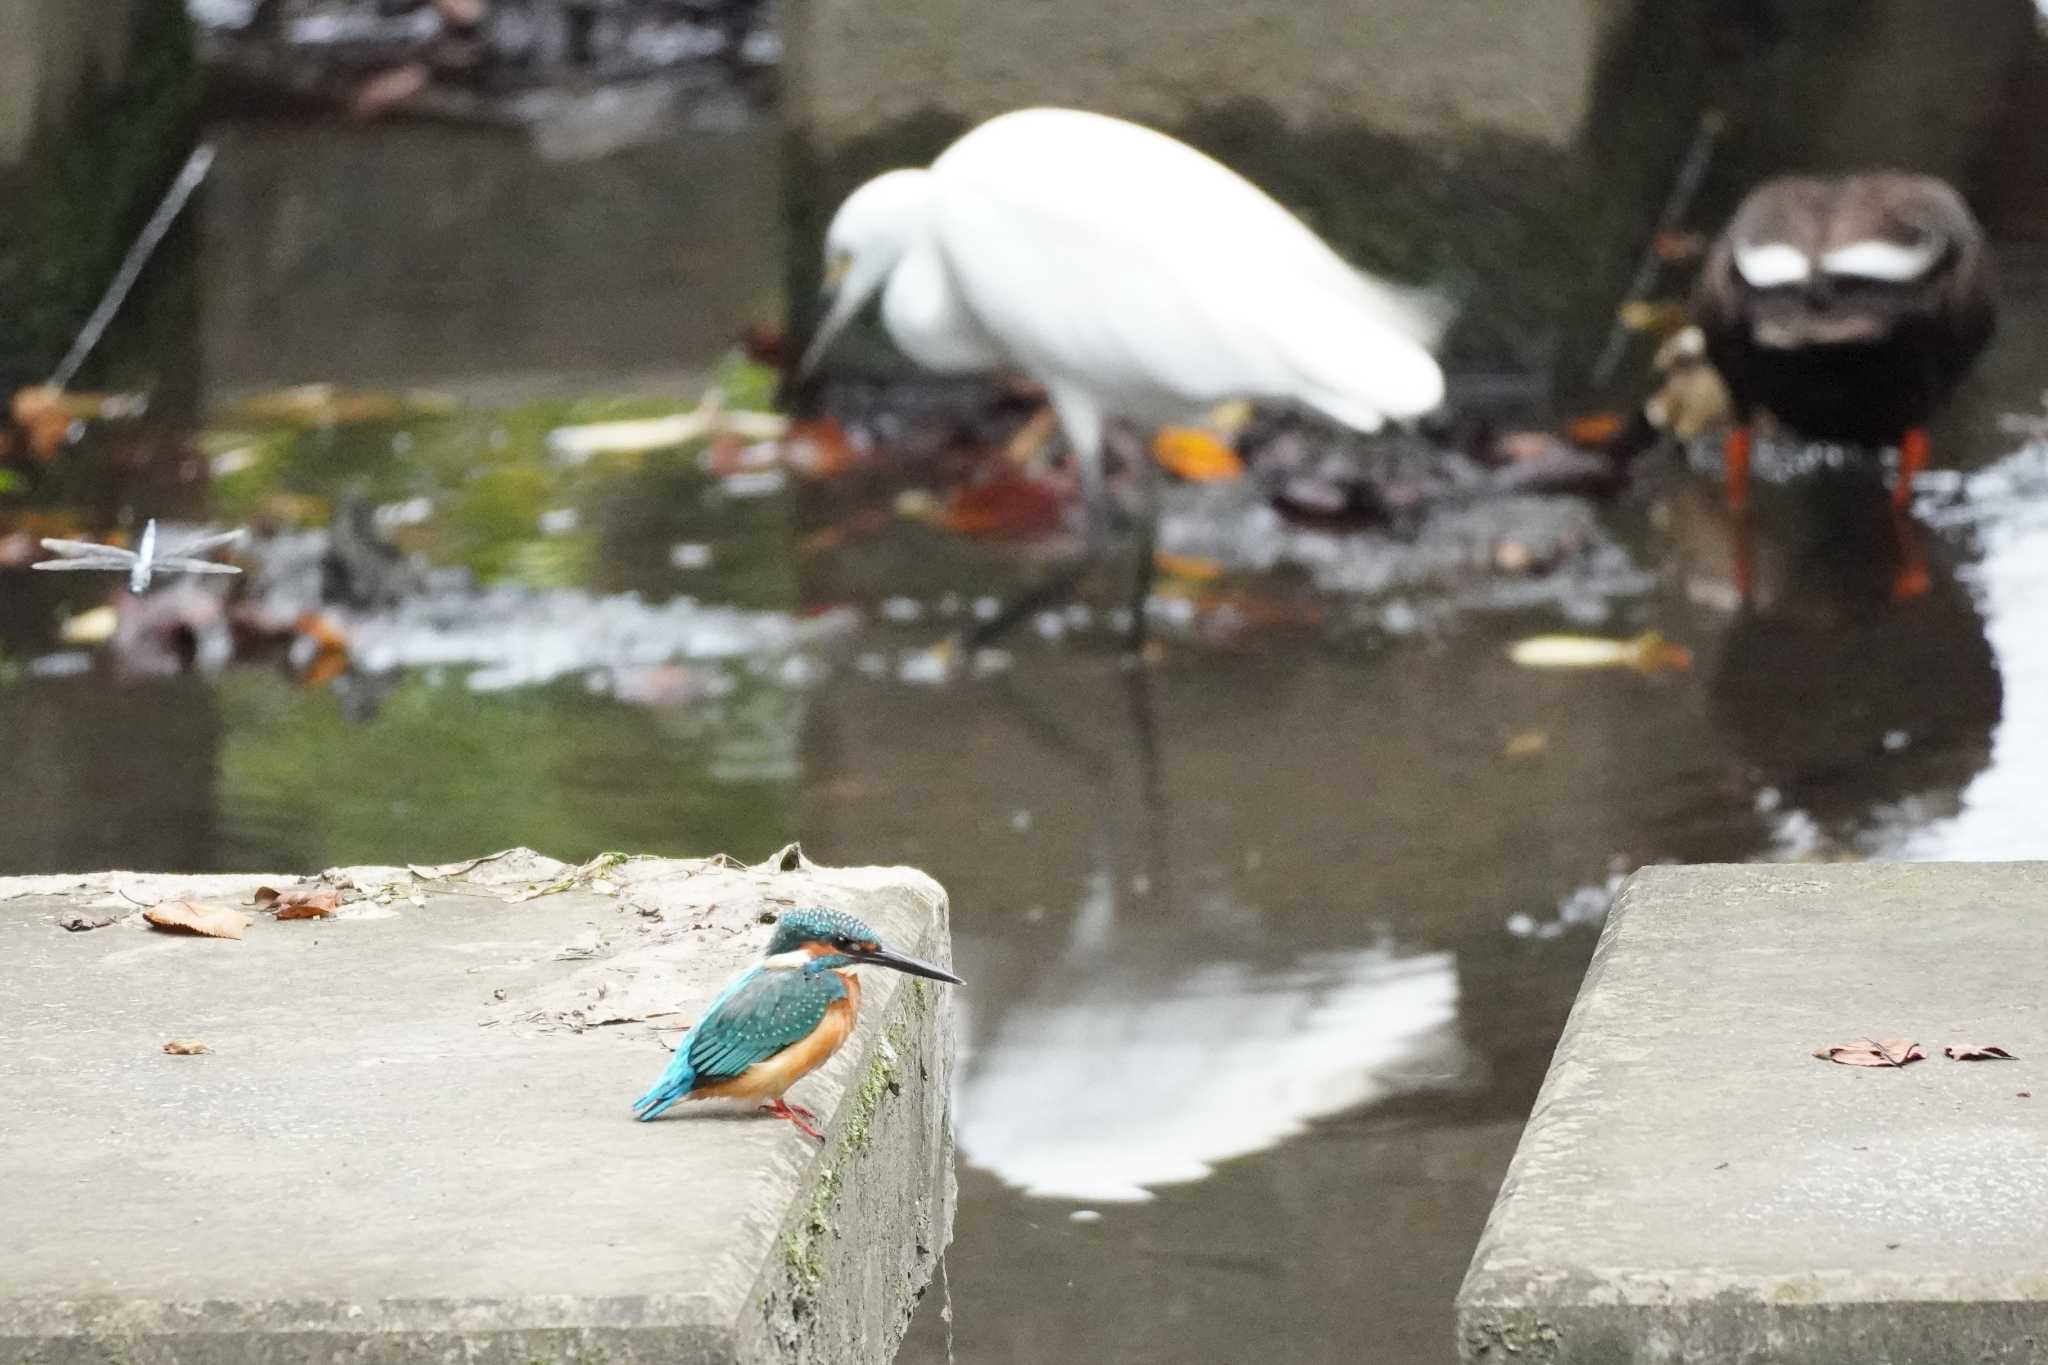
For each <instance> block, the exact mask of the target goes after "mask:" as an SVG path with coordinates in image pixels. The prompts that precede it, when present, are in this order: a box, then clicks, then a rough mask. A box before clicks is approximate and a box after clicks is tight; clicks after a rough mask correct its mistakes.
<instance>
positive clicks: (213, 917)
mask: <svg viewBox="0 0 2048 1365" xmlns="http://www.w3.org/2000/svg"><path fill="white" fill-rule="evenodd" d="M142 917H143V918H144V919H145V920H148V921H149V924H150V927H151V928H155V929H162V930H165V931H167V932H169V933H177V934H200V935H203V936H205V937H207V938H240V937H241V936H242V931H243V930H244V929H247V928H248V927H249V924H250V919H249V917H248V916H247V915H245V914H243V913H242V912H241V911H239V910H230V909H229V908H228V907H227V906H225V905H201V904H199V903H198V902H196V901H159V902H158V903H157V904H155V905H152V906H150V907H149V909H147V910H145V911H143V912H142Z"/></svg>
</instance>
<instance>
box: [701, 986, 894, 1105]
mask: <svg viewBox="0 0 2048 1365" xmlns="http://www.w3.org/2000/svg"><path fill="white" fill-rule="evenodd" d="M834 975H836V976H837V977H838V978H839V979H840V980H841V981H843V982H845V983H846V995H845V997H844V998H842V999H839V1000H834V1001H833V1002H832V1003H831V1004H829V1005H827V1006H826V1007H825V1017H824V1018H823V1019H821V1020H819V1021H818V1026H817V1027H816V1028H814V1029H812V1030H811V1032H810V1034H809V1035H808V1036H807V1037H804V1038H800V1039H798V1040H797V1041H796V1042H794V1043H791V1044H790V1045H789V1046H788V1047H786V1048H784V1049H782V1051H780V1052H778V1053H776V1054H775V1055H774V1056H773V1057H770V1058H769V1059H768V1060H767V1061H765V1062H756V1063H754V1064H753V1065H752V1066H750V1067H748V1068H747V1069H746V1070H745V1071H742V1072H741V1073H740V1074H739V1075H737V1076H734V1077H733V1078H731V1079H730V1080H724V1081H719V1082H716V1083H715V1084H712V1085H707V1086H702V1087H700V1088H698V1089H697V1090H694V1091H692V1092H691V1094H690V1098H691V1099H693V1100H710V1099H732V1100H777V1099H781V1098H782V1096H783V1093H784V1092H785V1091H787V1090H788V1089H789V1088H790V1087H791V1086H793V1085H795V1084H796V1083H797V1082H798V1081H800V1080H802V1079H803V1078H804V1077H806V1076H808V1075H810V1074H811V1073H812V1072H813V1071H816V1070H817V1069H818V1068H819V1067H821V1066H823V1065H824V1064H825V1063H826V1062H827V1061H829V1060H831V1057H832V1054H833V1053H835V1052H837V1051H839V1049H840V1048H841V1047H843V1046H845V1043H846V1040H847V1039H848V1038H850V1037H852V1036H853V1026H854V1023H855V1022H856V1021H857V1020H858V1019H859V1018H860V978H859V977H857V976H854V975H853V974H852V973H850V972H836V973H834Z"/></svg>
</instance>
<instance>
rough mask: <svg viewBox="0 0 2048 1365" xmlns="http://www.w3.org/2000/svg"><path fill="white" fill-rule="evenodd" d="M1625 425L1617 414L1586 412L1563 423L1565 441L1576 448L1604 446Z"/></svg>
mask: <svg viewBox="0 0 2048 1365" xmlns="http://www.w3.org/2000/svg"><path fill="white" fill-rule="evenodd" d="M1625 425H1626V423H1624V422H1623V421H1622V419H1621V414H1620V413H1618V412H1587V413H1581V414H1580V415H1579V416H1577V417H1574V418H1572V420H1571V421H1569V422H1567V423H1565V427H1564V434H1565V439H1567V440H1569V441H1570V442H1571V443H1572V444H1573V445H1576V446H1604V445H1606V444H1607V443H1608V442H1609V441H1611V440H1613V439H1614V438H1615V437H1617V436H1619V435H1621V431H1622V428H1623V427H1624V426H1625Z"/></svg>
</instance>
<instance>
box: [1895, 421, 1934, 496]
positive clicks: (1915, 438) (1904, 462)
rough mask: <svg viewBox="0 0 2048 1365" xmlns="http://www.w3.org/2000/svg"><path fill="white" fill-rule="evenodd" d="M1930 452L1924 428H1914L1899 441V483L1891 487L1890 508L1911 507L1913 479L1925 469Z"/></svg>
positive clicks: (1930, 448)
mask: <svg viewBox="0 0 2048 1365" xmlns="http://www.w3.org/2000/svg"><path fill="white" fill-rule="evenodd" d="M1931 450H1932V447H1931V445H1930V444H1929V442H1928V440H1927V428H1926V427H1914V428H1913V429H1912V430H1911V431H1909V432H1907V433H1906V434H1905V436H1904V437H1903V438H1901V439H1900V441H1899V481H1898V482H1897V483H1895V484H1893V485H1892V506H1894V507H1898V508H1906V507H1911V506H1912V505H1913V477H1914V476H1915V475H1916V474H1918V473H1919V472H1920V471H1921V470H1923V469H1925V468H1927V457H1928V455H1929V453H1930V452H1931Z"/></svg>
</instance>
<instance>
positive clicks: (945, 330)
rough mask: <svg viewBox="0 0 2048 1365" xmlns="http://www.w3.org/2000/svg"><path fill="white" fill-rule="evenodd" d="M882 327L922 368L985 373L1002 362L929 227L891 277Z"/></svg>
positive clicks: (883, 299)
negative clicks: (962, 293)
mask: <svg viewBox="0 0 2048 1365" xmlns="http://www.w3.org/2000/svg"><path fill="white" fill-rule="evenodd" d="M882 322H883V325H885V326H886V327H888V329H889V336H890V339H891V340H893V341H894V342H895V343H896V344H897V345H898V346H899V347H901V348H902V349H903V351H904V353H905V354H906V355H908V356H909V357H910V358H911V359H912V360H915V361H916V362H917V363H918V364H920V365H922V366H924V367H925V368H926V369H929V370H939V371H953V372H960V371H968V370H986V369H992V368H994V367H995V366H997V365H1000V364H1002V363H1003V352H1002V348H1001V347H1000V346H998V345H997V343H996V341H995V338H993V337H991V336H990V335H989V334H988V332H987V330H986V329H985V328H983V326H982V325H981V321H980V320H979V319H978V318H976V317H975V315H974V311H973V309H972V308H970V307H969V306H968V304H967V300H966V299H965V298H964V297H962V296H961V293H960V286H959V285H958V283H956V282H955V281H954V279H953V275H952V272H951V270H950V269H948V267H947V265H946V258H945V255H944V253H943V252H942V251H940V249H939V244H938V241H937V240H936V237H935V235H934V234H933V233H932V232H931V230H930V228H929V226H928V225H927V226H926V227H925V228H924V229H923V230H922V231H921V232H920V234H919V240H918V241H916V242H914V243H913V244H912V245H911V247H910V248H909V249H908V250H907V251H905V252H904V254H903V257H902V259H901V260H899V261H898V262H897V263H896V269H895V270H894V271H893V272H892V273H891V274H890V276H889V285H888V288H887V289H886V290H885V291H884V292H883V294H882Z"/></svg>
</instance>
